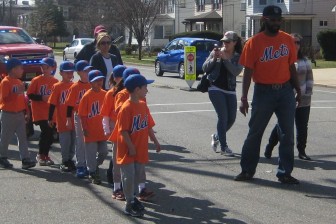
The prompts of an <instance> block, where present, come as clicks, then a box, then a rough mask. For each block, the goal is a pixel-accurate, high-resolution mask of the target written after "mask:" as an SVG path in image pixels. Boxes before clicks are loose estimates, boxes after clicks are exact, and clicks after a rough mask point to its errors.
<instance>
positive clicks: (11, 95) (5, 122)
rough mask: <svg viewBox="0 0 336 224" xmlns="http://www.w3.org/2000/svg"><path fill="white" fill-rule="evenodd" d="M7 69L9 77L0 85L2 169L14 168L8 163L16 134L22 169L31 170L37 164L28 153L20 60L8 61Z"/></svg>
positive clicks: (0, 159) (0, 152)
mask: <svg viewBox="0 0 336 224" xmlns="http://www.w3.org/2000/svg"><path fill="white" fill-rule="evenodd" d="M6 69H7V73H8V76H6V77H5V78H4V79H3V80H2V81H1V83H0V109H1V118H0V121H1V134H0V167H2V168H12V167H13V164H11V163H10V162H9V161H8V146H9V142H10V140H11V139H12V137H13V135H14V134H15V135H16V137H17V139H18V146H19V151H20V157H21V160H22V169H29V168H31V167H34V166H35V165H36V163H35V162H34V161H32V160H31V159H30V155H29V151H28V143H27V134H26V117H25V113H26V108H27V106H26V100H25V96H24V90H25V87H24V84H23V83H22V81H21V80H20V78H21V77H22V75H23V66H22V63H21V61H20V60H18V59H16V58H12V59H9V60H8V61H7V64H6Z"/></svg>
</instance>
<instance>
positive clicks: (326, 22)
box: [320, 20, 328, 27]
mask: <svg viewBox="0 0 336 224" xmlns="http://www.w3.org/2000/svg"><path fill="white" fill-rule="evenodd" d="M320 26H323V27H327V26H328V21H326V20H321V21H320Z"/></svg>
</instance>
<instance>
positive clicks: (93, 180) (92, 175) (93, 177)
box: [89, 167, 102, 185]
mask: <svg viewBox="0 0 336 224" xmlns="http://www.w3.org/2000/svg"><path fill="white" fill-rule="evenodd" d="M89 180H90V181H91V183H93V184H98V185H99V184H101V183H102V181H101V179H100V175H99V169H98V167H97V170H96V171H95V172H92V173H90V174H89Z"/></svg>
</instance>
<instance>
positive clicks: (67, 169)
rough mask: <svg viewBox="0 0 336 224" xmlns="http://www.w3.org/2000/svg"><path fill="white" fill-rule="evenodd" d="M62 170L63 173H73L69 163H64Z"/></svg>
mask: <svg viewBox="0 0 336 224" xmlns="http://www.w3.org/2000/svg"><path fill="white" fill-rule="evenodd" d="M60 170H61V171H62V172H71V170H70V167H69V164H68V161H66V162H63V163H62V164H61V165H60Z"/></svg>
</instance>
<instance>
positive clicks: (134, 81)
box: [124, 74, 154, 92]
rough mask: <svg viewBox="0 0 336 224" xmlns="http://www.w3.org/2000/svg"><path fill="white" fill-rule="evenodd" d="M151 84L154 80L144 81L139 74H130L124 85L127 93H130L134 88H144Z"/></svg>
mask: <svg viewBox="0 0 336 224" xmlns="http://www.w3.org/2000/svg"><path fill="white" fill-rule="evenodd" d="M153 82H154V80H149V79H146V78H145V77H144V76H142V75H140V74H131V75H129V76H128V77H127V78H126V80H125V83H124V85H125V87H126V89H127V90H128V91H130V92H132V91H133V90H134V89H135V88H136V87H141V86H145V85H147V84H151V83H153Z"/></svg>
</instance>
